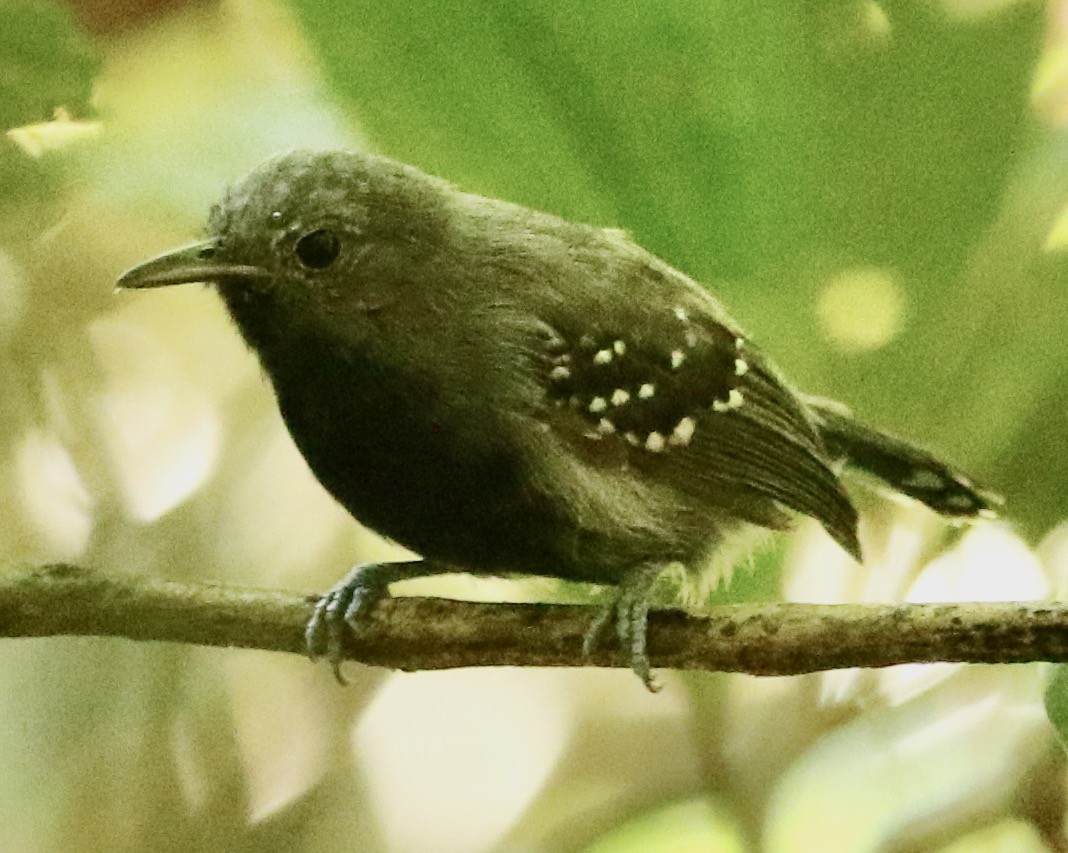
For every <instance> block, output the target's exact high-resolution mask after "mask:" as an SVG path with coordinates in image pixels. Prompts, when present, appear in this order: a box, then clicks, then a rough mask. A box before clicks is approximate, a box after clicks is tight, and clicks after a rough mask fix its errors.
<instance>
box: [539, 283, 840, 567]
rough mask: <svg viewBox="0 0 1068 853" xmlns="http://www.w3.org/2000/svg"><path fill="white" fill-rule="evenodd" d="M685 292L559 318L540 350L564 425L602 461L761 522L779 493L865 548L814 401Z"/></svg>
mask: <svg viewBox="0 0 1068 853" xmlns="http://www.w3.org/2000/svg"><path fill="white" fill-rule="evenodd" d="M679 295H680V299H679V300H678V301H677V304H672V303H671V302H670V301H669V302H668V303H667V304H666V305H665V304H664V303H663V302H662V301H661V300H659V299H654V300H651V302H652V307H651V308H649V309H648V311H647V312H646V313H645V314H634V313H631V312H627V311H621V310H620V309H619V308H618V307H613V306H612V305H602V306H599V309H596V310H595V309H593V308H592V307H591V308H590V310H588V311H585V312H583V311H578V312H576V311H575V310H574V309H575V307H576V306H574V304H572V305H570V306H569V310H568V311H567V312H566V313H564V312H560V315H558V316H556V317H554V318H553V322H552V323H550V324H549V326H548V327H547V329H546V331H545V342H544V351H543V354H542V357H541V358H540V360H539V371H540V374H541V380H542V382H543V383H544V387H545V392H546V395H547V401H548V406H547V412H548V418H549V421H550V423H551V425H552V426H553V428H554V429H555V430H557V431H558V432H560V433H561V434H563V435H564V436H566V438H567V440H568V441H569V442H571V443H572V444H573V445H574V447H575V449H576V451H577V452H579V453H580V454H582V455H583V456H584V457H586V458H589V459H590V460H591V462H592V464H600V465H606V466H607V465H625V466H630V467H633V468H634V469H636V470H639V471H641V472H642V474H643V476H647V477H649V478H652V479H653V480H655V481H658V482H661V483H664V484H667V485H670V486H671V487H672V488H674V489H676V490H678V491H680V492H681V493H683V494H688V495H690V496H692V498H693V499H695V500H698V501H705V502H708V503H710V504H712V505H717V504H718V505H722V506H726V507H729V508H730V509H732V510H733V511H734V512H736V513H738V514H739V515H741V516H742V517H743V518H748V519H749V520H752V521H755V522H756V523H766V521H767V506H768V504H769V500H768V499H770V500H771V501H774V502H775V503H776V504H778V505H781V506H784V507H787V508H789V509H791V510H795V511H797V512H800V513H803V514H805V515H809V516H812V517H813V518H815V519H817V520H818V521H820V523H821V524H823V526H824V527H825V528H826V529H827V530H828V532H829V533H830V534H831V535H832V536H833V537H834V538H835V539H836V540H837V541H838V542H839V543H840V544H841V545H842V546H843V547H844V548H845V549H846V550H847V551H848V552H849V553H851V554H853V555H854V556H857V557H858V558H859V551H860V549H859V545H858V543H857V532H856V531H857V516H856V510H855V509H854V507H853V505H852V503H851V501H850V500H849V497H848V495H847V494H846V493H845V491H844V489H843V488H842V485H841V483H840V482H839V480H838V477H837V475H836V474H835V472H834V471H833V470H832V469H831V467H830V465H829V461H828V457H827V454H826V452H825V449H824V447H823V444H822V442H821V440H820V438H819V437H818V435H817V432H816V429H815V427H814V425H813V423H812V421H811V419H810V416H809V415H808V413H807V412H806V410H805V408H804V404H803V403H802V402H800V401H799V400H798V398H797V397H796V396H795V395H794V394H793V393H792V392H791V391H790V390H789V389H788V388H787V387H786V385H785V384H784V383H783V381H782V380H781V379H780V378H779V377H778V375H777V374H776V372H775V370H774V368H772V367H771V366H770V365H769V364H768V363H767V362H766V360H765V359H763V358H762V357H761V355H760V353H759V352H758V351H757V350H756V349H755V347H753V346H752V345H751V344H749V343H748V342H747V341H746V339H745V338H744V337H743V336H742V335H741V334H740V333H739V332H738V331H737V330H736V329H733V328H731V326H730V325H729V321H728V320H726V319H725V318H724V317H723V316H722V312H720V311H719V310H718V308H717V306H715V304H714V303H712V302H711V301H710V300H707V299H706V298H705V297H704V294H697V293H694V292H692V291H691V290H690V289H686V288H682V289H680V291H679ZM628 314H630V316H627V315H628ZM762 508H763V509H762ZM761 513H763V515H762V514H761Z"/></svg>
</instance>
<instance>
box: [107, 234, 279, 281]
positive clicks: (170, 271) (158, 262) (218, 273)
mask: <svg viewBox="0 0 1068 853" xmlns="http://www.w3.org/2000/svg"><path fill="white" fill-rule="evenodd" d="M215 248H216V247H215V241H214V240H204V241H202V242H200V243H194V244H193V245H192V246H185V247H184V248H182V249H175V250H174V251H173V252H167V253H166V254H165V255H160V256H159V257H158V258H153V259H152V260H150V261H145V262H144V263H143V264H138V265H137V266H136V267H134V268H133V269H129V270H127V271H126V272H124V273H123V274H122V275H121V276H119V280H118V282H117V284H118V286H119V287H135V288H136V287H167V286H168V285H171V284H188V283H190V282H194V281H202V282H211V281H219V280H220V279H224V278H226V279H233V278H237V279H246V280H248V279H262V278H267V277H268V274H267V271H266V270H263V269H261V268H260V267H254V266H248V265H246V264H228V263H223V262H222V261H218V260H215Z"/></svg>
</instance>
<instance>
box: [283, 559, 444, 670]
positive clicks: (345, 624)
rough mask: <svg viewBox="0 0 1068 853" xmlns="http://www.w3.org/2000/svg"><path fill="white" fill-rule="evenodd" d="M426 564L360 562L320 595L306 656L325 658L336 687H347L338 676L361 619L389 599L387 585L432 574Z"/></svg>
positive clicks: (308, 631) (306, 638) (307, 636)
mask: <svg viewBox="0 0 1068 853" xmlns="http://www.w3.org/2000/svg"><path fill="white" fill-rule="evenodd" d="M434 573H435V572H434V570H433V569H432V568H429V567H428V566H427V564H426V563H423V562H421V561H414V562H409V563H360V564H358V565H357V566H355V567H353V569H352V571H350V572H349V573H348V574H347V575H345V577H344V578H342V579H341V580H340V581H339V582H338V583H336V584H334V586H332V587H330V589H328V590H327V591H326V592H324V593H323V594H322V595H321V596H319V600H318V601H317V602H316V603H315V609H314V610H313V611H312V616H311V619H309V620H308V625H307V627H305V629H304V643H305V647H306V649H307V651H308V657H309V658H311V659H312V661H313V662H314V661H317V660H319V659H320V658H322V657H325V658H326V659H327V661H328V662H329V663H330V668H331V669H332V670H333V672H334V678H336V679H337V680H338V683H339V684H347V682H346V681H345V678H344V676H342V674H341V661H342V660H343V659H344V645H345V639H346V636H347V634H348V633H349V632H351V631H356V630H358V629H359V625H360V622H361V620H362V619H364V617H366V616H367V614H368V613H370V612H371V608H372V607H374V606H375V604H376V602H378V601H379V600H380V599H382V598H386V597H388V596H389V585H390V584H391V583H394V582H395V581H399V580H404V579H406V578H412V577H420V576H422V575H428V574H434Z"/></svg>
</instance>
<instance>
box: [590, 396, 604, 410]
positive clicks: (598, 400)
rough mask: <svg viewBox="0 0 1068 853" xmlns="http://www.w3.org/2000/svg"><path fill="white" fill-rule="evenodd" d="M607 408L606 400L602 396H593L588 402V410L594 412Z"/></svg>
mask: <svg viewBox="0 0 1068 853" xmlns="http://www.w3.org/2000/svg"><path fill="white" fill-rule="evenodd" d="M607 408H608V401H607V400H606V399H605V398H604V397H594V398H593V400H592V401H591V402H590V411H591V412H593V413H594V414H597V413H598V412H603V411H604V410H605V409H607Z"/></svg>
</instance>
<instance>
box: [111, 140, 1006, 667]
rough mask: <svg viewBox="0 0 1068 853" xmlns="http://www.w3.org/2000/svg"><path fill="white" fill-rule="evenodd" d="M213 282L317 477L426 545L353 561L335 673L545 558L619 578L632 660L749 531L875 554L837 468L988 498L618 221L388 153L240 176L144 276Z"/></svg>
mask: <svg viewBox="0 0 1068 853" xmlns="http://www.w3.org/2000/svg"><path fill="white" fill-rule="evenodd" d="M183 282H208V283H213V284H214V285H215V287H216V289H217V290H218V292H219V295H220V296H221V297H222V300H223V302H224V303H225V305H226V308H227V310H228V311H229V313H230V315H231V317H232V318H233V320H234V322H235V324H236V325H237V328H238V330H239V331H240V332H241V334H242V336H243V337H244V339H245V341H246V343H247V344H248V345H249V347H251V348H252V350H253V351H254V352H255V353H256V355H257V356H258V357H259V360H260V363H261V364H262V366H263V369H264V371H265V372H266V374H267V375H268V376H269V377H270V379H271V382H272V384H273V387H274V391H275V394H276V396H277V398H278V405H279V408H280V410H281V413H282V417H283V419H284V420H285V423H286V426H287V427H288V428H289V432H290V434H291V435H292V437H293V440H294V441H295V443H296V445H297V447H298V448H299V449H300V452H301V453H302V454H303V455H304V458H305V459H306V460H307V462H308V465H309V466H310V468H311V470H312V472H313V473H314V474H315V476H316V477H317V478H318V479H319V482H320V483H322V485H323V486H324V487H325V488H326V489H327V490H328V491H329V492H330V493H331V494H332V495H333V496H334V498H335V499H337V501H338V502H340V503H341V504H342V505H343V506H344V507H345V508H346V509H347V510H348V511H349V512H350V513H351V514H352V515H353V516H354V517H355V518H357V519H358V520H359V521H361V522H362V523H364V524H365V525H367V526H369V527H371V528H372V529H374V530H376V531H377V532H379V533H381V534H383V535H384V536H387V537H389V538H391V539H393V540H395V541H397V542H399V543H401V544H403V545H405V546H406V547H408V548H410V549H411V550H413V551H414V552H416V553H418V554H420V555H421V556H422V557H423V559H422V560H421V561H412V562H403V563H382V564H377V563H376V564H364V565H359V566H357V567H356V568H355V569H353V570H352V572H351V573H350V574H349V575H348V576H347V577H346V578H345V579H344V580H342V581H341V582H340V583H339V584H337V585H336V586H335V587H333V588H332V589H331V590H329V591H328V592H326V593H325V594H324V595H323V596H322V598H321V600H320V601H319V603H318V605H317V607H316V609H315V612H314V616H313V618H312V619H311V621H310V622H309V624H308V628H307V642H308V650H309V653H310V654H311V655H312V657H313V658H315V657H318V656H321V655H325V656H326V657H327V658H328V659H329V660H330V661H331V662H332V664H333V666H334V669H335V673H337V668H338V665H339V662H340V660H341V649H342V643H343V640H344V638H345V633H346V632H347V631H348V630H349V627H348V626H350V625H352V626H354V625H356V624H358V622H359V620H360V618H361V617H362V616H363V615H364V614H365V613H366V612H367V611H368V609H369V608H370V607H371V606H372V605H373V604H374V602H375V601H376V600H377V599H378V598H380V597H381V596H383V595H385V594H387V592H388V590H387V587H388V585H389V584H390V583H391V582H393V581H396V580H400V579H403V578H410V577H415V576H424V575H434V574H440V573H445V572H471V573H475V574H493V575H502V574H503V575H543V576H550V577H557V578H565V579H568V580H574V581H586V582H592V583H595V584H605V585H609V586H613V587H614V588H615V590H614V595H613V596H612V597H611V599H610V600H609V601H608V602H607V604H606V605H605V606H604V608H603V609H602V610H601V611H600V612H599V615H598V616H597V617H596V619H595V620H594V621H593V623H592V625H591V628H590V631H589V632H588V634H587V636H586V641H585V645H584V648H585V651H586V652H587V653H588V652H589V651H590V649H591V648H592V646H593V644H594V643H595V642H596V641H597V639H598V637H599V634H600V633H601V631H602V629H603V628H605V626H606V625H607V624H608V623H609V622H610V621H612V620H613V619H614V621H615V627H616V633H617V634H618V638H619V641H620V642H621V644H622V647H623V649H624V651H625V652H626V653H627V654H628V655H629V659H630V663H631V666H632V668H633V670H634V672H636V673H637V674H638V676H639V677H640V678H641V679H642V680H643V681H644V682H645V684H646V685H647V686H652V684H653V681H652V676H651V674H650V669H649V659H648V656H647V654H646V618H647V615H648V610H649V596H650V591H651V588H652V585H653V582H654V580H655V579H656V577H657V575H658V574H659V573H660V572H661V571H662V570H663V569H664V568H665V567H667V566H669V565H672V564H682V565H683V566H684V567H686V569H687V570H688V571H689V572H690V573H691V574H693V575H694V576H697V575H700V573H702V572H706V571H709V570H710V569H709V567H715V566H716V565H717V561H716V555H717V554H724V553H730V552H731V543H733V542H734V541H736V540H737V539H738V537H741V536H745V535H746V534H747V533H748V532H751V531H753V530H754V529H756V528H771V529H780V528H784V527H786V526H787V525H788V524H789V522H790V520H791V519H792V518H794V517H796V516H798V515H807V516H811V517H812V518H814V519H816V520H817V521H819V522H820V523H821V524H822V525H823V527H824V528H826V530H827V532H828V533H829V534H830V535H831V536H832V537H833V538H834V539H835V540H836V541H837V542H838V544H839V545H841V547H842V548H844V549H845V550H846V551H847V552H848V553H849V554H851V555H852V556H854V557H855V558H857V559H858V560H859V559H860V556H861V554H860V546H859V544H858V541H857V513H856V510H855V509H854V506H853V504H852V502H851V501H850V498H849V496H848V494H847V493H846V491H845V490H844V489H843V487H842V484H841V482H840V479H839V474H838V471H839V469H840V468H841V463H844V464H846V465H852V466H856V467H859V468H860V469H863V470H865V471H867V472H869V473H870V474H872V475H874V476H875V477H877V478H880V479H881V480H882V481H884V482H885V484H886V485H887V486H888V487H889V488H890V489H893V490H896V491H898V492H901V493H903V494H906V495H909V496H911V497H913V498H915V499H917V500H920V501H922V502H923V503H925V504H927V505H928V506H929V507H931V508H932V509H934V510H936V511H937V512H940V513H943V514H945V515H949V516H958V517H970V516H975V515H979V514H983V513H986V512H989V511H990V510H991V509H992V507H993V505H994V502H995V499H994V498H993V496H992V495H990V494H989V493H986V492H984V491H982V490H980V489H979V488H977V487H976V486H975V485H973V484H972V482H971V481H970V480H969V479H968V478H967V477H965V476H964V475H963V474H961V473H959V472H958V471H955V470H954V469H952V468H950V467H949V466H947V465H946V464H944V463H942V462H940V461H939V460H938V459H936V458H935V457H933V456H932V455H930V454H929V453H927V452H925V451H923V450H920V449H918V448H916V447H914V446H912V445H910V444H907V443H905V442H903V441H900V440H898V439H896V438H893V437H891V436H889V435H887V434H885V433H882V432H880V431H877V430H874V429H872V428H870V427H867V426H863V425H862V424H860V423H859V422H857V421H856V420H854V419H853V418H852V417H851V416H850V415H849V413H848V411H847V410H846V409H844V408H843V407H841V406H839V405H838V404H835V403H830V402H826V401H822V400H818V399H816V398H810V397H805V396H801V395H799V394H798V393H796V392H795V391H793V390H792V389H791V388H790V386H789V385H788V384H787V383H786V381H785V380H784V379H783V378H782V376H781V375H780V374H779V372H778V370H776V368H775V367H774V366H773V365H772V364H771V363H770V362H769V361H768V359H767V358H765V356H764V355H763V354H762V353H761V351H760V350H759V349H758V348H757V346H756V345H755V344H754V343H753V342H752V341H751V340H750V339H749V338H748V337H747V336H746V334H745V333H744V332H743V331H742V329H741V328H740V327H739V326H738V324H737V323H735V321H734V320H732V319H731V318H730V316H728V314H727V312H726V310H725V309H724V308H723V306H722V305H720V303H719V302H718V301H717V300H716V299H715V297H714V296H712V295H711V294H710V293H709V292H708V291H707V290H705V289H704V288H703V287H701V286H699V285H697V284H696V283H694V282H693V281H692V280H691V279H689V278H688V277H687V276H685V275H684V274H683V273H681V272H679V271H678V270H676V269H674V268H672V267H671V266H669V265H668V264H667V263H665V262H663V261H661V260H659V259H658V258H656V257H654V256H653V255H651V254H650V253H649V252H646V251H645V250H643V249H642V248H641V247H639V246H638V245H637V244H635V243H634V242H633V241H632V240H631V239H630V238H629V237H628V236H627V235H626V234H625V233H624V232H622V231H618V230H614V229H606V228H598V227H593V226H589V225H582V224H576V223H572V222H568V221H566V220H564V219H561V218H559V217H556V216H552V215H549V214H546V213H540V212H537V211H534V210H529V209H527V208H524V207H520V206H518V205H515V204H509V203H507V202H504V201H498V200H495V199H490V198H484V197H481V196H477V195H472V194H469V193H465V192H462V191H460V190H459V189H457V188H456V187H454V186H453V185H451V184H449V183H447V182H446V181H443V180H440V179H438V178H435V177H431V176H429V175H426V174H424V173H423V172H421V171H419V170H417V169H415V168H413V167H411V166H407V165H404V164H402V163H398V162H395V161H393V160H390V159H388V158H386V157H382V156H378V155H374V154H367V153H361V152H350V151H326V152H306V151H299V152H293V153H287V154H284V155H281V156H278V157H276V158H274V159H271V160H269V161H267V162H266V163H264V164H263V165H262V166H260V167H259V168H257V169H256V170H255V171H253V172H252V174H250V175H249V176H248V177H247V178H245V179H244V180H243V181H241V182H240V183H238V184H237V185H236V186H234V187H233V188H232V189H230V191H229V192H228V193H227V195H226V197H225V198H224V199H223V200H222V201H221V202H220V203H219V204H217V205H216V206H215V207H214V208H213V209H212V211H211V215H210V219H209V224H208V237H207V239H206V240H205V241H203V242H200V243H197V244H195V245H193V246H190V247H187V248H185V249H180V250H178V251H175V252H172V253H169V254H166V255H163V256H161V257H159V258H156V259H155V260H151V261H148V262H147V263H145V264H143V265H141V266H138V267H135V268H134V269H131V270H130V271H128V272H127V273H125V274H124V275H123V276H122V278H121V279H120V280H119V285H120V286H122V287H129V288H144V287H158V286H163V285H171V284H180V283H183Z"/></svg>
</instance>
